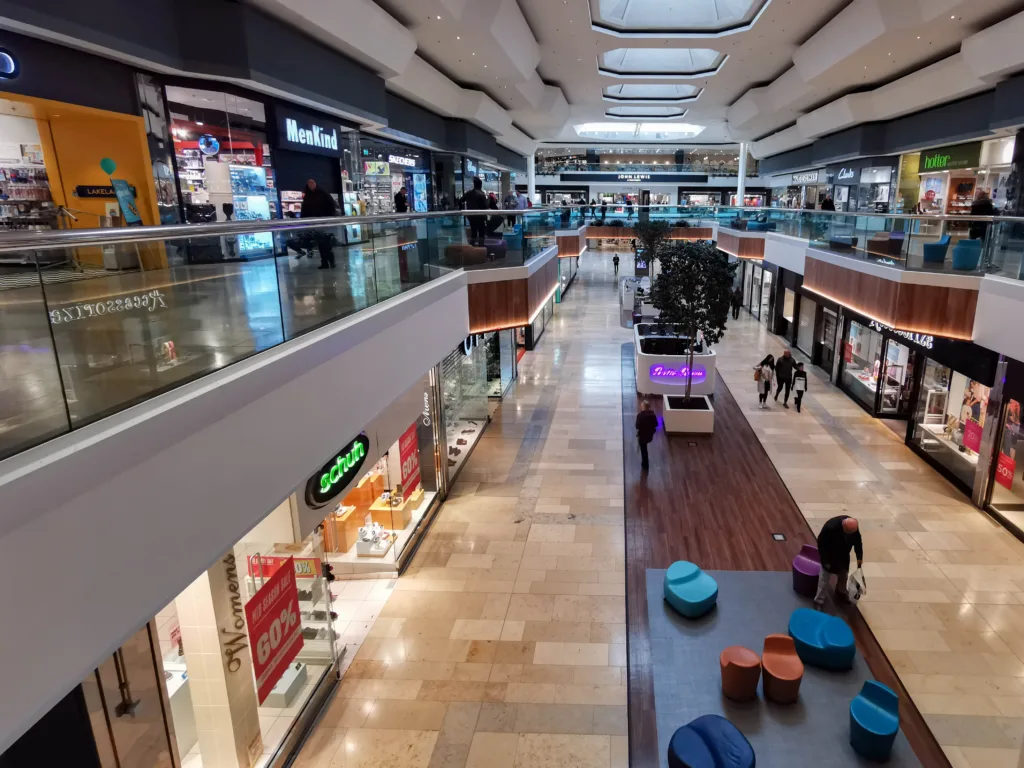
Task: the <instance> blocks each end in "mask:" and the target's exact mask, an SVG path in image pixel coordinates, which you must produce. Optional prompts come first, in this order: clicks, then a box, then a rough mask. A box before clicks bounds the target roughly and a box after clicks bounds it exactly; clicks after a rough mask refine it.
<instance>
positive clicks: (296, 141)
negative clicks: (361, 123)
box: [277, 107, 344, 157]
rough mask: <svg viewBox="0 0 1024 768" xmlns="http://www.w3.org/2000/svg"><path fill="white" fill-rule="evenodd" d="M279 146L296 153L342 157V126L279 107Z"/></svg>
mask: <svg viewBox="0 0 1024 768" xmlns="http://www.w3.org/2000/svg"><path fill="white" fill-rule="evenodd" d="M277 131H278V142H277V143H278V146H280V147H281V148H282V149H290V150H293V151H295V152H306V153H309V154H314V155H327V156H329V157H340V156H341V149H342V142H341V140H340V138H339V135H340V134H341V133H344V129H343V128H342V127H341V125H340V124H338V123H334V122H331V121H330V120H322V119H320V118H318V117H314V116H312V115H306V114H303V113H301V112H296V111H294V110H290V109H285V108H282V107H277Z"/></svg>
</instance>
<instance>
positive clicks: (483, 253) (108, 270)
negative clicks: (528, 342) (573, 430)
mask: <svg viewBox="0 0 1024 768" xmlns="http://www.w3.org/2000/svg"><path fill="white" fill-rule="evenodd" d="M473 219H474V220H475V221H471V220H470V219H469V218H467V217H466V216H464V215H463V214H461V213H458V212H455V213H452V212H442V213H425V214H407V215H391V216H386V217H384V216H372V217H347V218H330V219H306V220H300V219H295V220H284V221H252V220H249V221H234V222H226V223H219V224H200V225H183V226H167V227H126V228H118V229H109V228H108V229H95V230H63V231H55V232H53V231H51V232H36V231H20V232H12V233H9V234H6V235H3V236H0V371H2V374H3V375H2V378H0V382H2V392H3V398H2V400H0V402H2V404H3V405H2V410H0V459H4V458H7V457H9V456H12V455H14V454H16V453H18V452H21V451H23V450H26V449H28V448H30V447H32V446H34V445H38V444H39V443H42V442H44V441H46V440H49V439H51V438H54V437H57V436H59V435H62V434H65V433H68V432H70V431H72V430H75V429H78V428H80V427H82V426H85V425H87V424H90V423H92V422H95V421H97V420H99V419H102V418H104V417H105V416H109V415H112V414H114V413H117V412H119V411H122V410H124V409H126V408H129V407H131V406H133V405H136V404H138V403H141V402H143V401H146V400H149V399H150V398H153V397H155V396H157V395H160V394H162V393H165V392H168V391H170V390H173V389H175V388H178V387H181V386H183V385H185V384H187V383H189V382H191V381H194V380H196V379H199V378H201V377H204V376H206V375H208V374H211V373H213V372H215V371H218V370H221V369H223V368H225V367H226V366H230V365H232V364H234V363H238V362H240V361H243V360H246V359H247V358H249V357H251V356H253V355H257V354H259V353H261V352H264V351H266V350H269V349H272V348H274V347H276V346H278V345H281V344H284V343H285V342H288V341H290V340H292V339H297V338H299V337H301V336H303V335H304V334H308V333H310V332H311V331H314V330H316V329H319V328H322V327H323V326H326V325H328V324H330V323H333V322H335V321H338V320H341V319H343V318H347V317H350V316H352V315H353V314H355V313H359V312H362V311H365V310H368V309H370V308H373V307H376V306H378V305H380V304H382V303H384V302H387V301H388V300H389V299H392V298H395V297H398V296H401V295H403V294H405V293H407V292H409V291H412V290H415V289H417V288H419V287H420V286H423V285H425V284H427V283H429V282H431V281H434V280H438V279H440V278H443V277H445V276H446V275H449V274H451V273H452V272H455V271H458V270H466V271H467V273H469V274H475V273H477V272H479V271H482V270H491V269H495V268H502V267H510V268H515V267H523V266H525V265H527V264H528V263H529V262H530V261H531V259H535V258H536V257H537V256H538V255H539V254H542V253H544V252H546V251H550V252H551V253H553V252H554V246H555V234H554V233H555V229H556V224H557V223H558V221H559V217H558V215H557V214H553V213H552V212H550V211H548V210H543V209H532V210H529V211H501V212H500V215H497V212H496V213H491V214H482V215H479V216H476V217H473ZM470 224H473V225H474V226H478V228H479V231H478V232H474V230H471V229H469V228H468V225H470ZM479 235H483V238H481V237H479ZM508 271H509V272H516V270H514V269H512V270H508ZM470 282H472V280H471V281H470Z"/></svg>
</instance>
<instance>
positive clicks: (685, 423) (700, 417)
mask: <svg viewBox="0 0 1024 768" xmlns="http://www.w3.org/2000/svg"><path fill="white" fill-rule="evenodd" d="M663 401H664V402H663V405H664V409H663V414H662V415H663V418H664V420H665V434H667V435H673V434H675V435H710V434H711V433H712V432H714V431H715V409H714V408H713V407H712V406H711V400H709V399H708V398H707V397H706V396H703V395H701V396H695V397H691V398H690V399H689V400H685V399H684V398H682V397H679V396H677V395H664V397H663Z"/></svg>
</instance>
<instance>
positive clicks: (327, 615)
mask: <svg viewBox="0 0 1024 768" xmlns="http://www.w3.org/2000/svg"><path fill="white" fill-rule="evenodd" d="M294 530H295V512H294V500H293V499H292V498H289V499H286V500H285V501H284V502H283V503H282V504H280V505H279V506H278V507H277V508H276V509H274V510H273V511H272V512H271V513H270V514H269V515H268V516H267V517H266V518H264V519H263V520H262V521H260V523H259V524H258V525H257V526H256V527H255V528H253V530H251V531H250V532H249V533H247V534H246V535H245V536H243V537H242V539H241V540H240V541H239V542H238V543H237V544H235V546H233V547H232V548H231V549H230V550H229V551H228V552H226V553H225V554H224V555H223V556H222V557H220V558H219V559H218V560H217V562H215V563H214V564H213V565H212V566H211V567H210V569H209V570H208V571H205V572H204V573H202V574H201V575H200V576H199V577H198V578H196V579H195V581H193V582H192V583H191V584H189V585H188V586H187V587H186V588H185V589H184V591H182V592H181V594H179V595H178V596H177V597H176V598H175V599H174V601H172V602H171V603H170V604H169V605H167V606H166V607H165V608H164V609H163V610H162V611H160V613H158V614H157V615H156V617H155V624H156V627H157V635H158V638H159V646H160V658H161V662H162V667H163V670H162V672H163V682H164V685H165V686H166V689H167V698H168V700H169V701H170V716H171V719H172V722H173V731H174V738H175V739H176V740H177V747H178V754H179V756H180V758H181V763H182V765H183V766H188V768H201V766H223V765H229V764H230V765H250V766H257V767H260V766H265V765H268V764H269V763H270V761H271V760H273V759H274V758H275V756H276V755H277V754H278V752H279V751H280V750H282V748H284V746H285V744H286V742H287V741H288V740H289V739H291V740H292V743H294V739H295V738H296V731H297V730H298V729H300V728H301V727H302V726H304V725H305V724H308V723H310V722H312V720H313V719H314V718H315V717H316V715H317V711H318V709H319V706H309V705H310V702H311V701H312V702H314V703H317V702H322V700H323V697H324V696H326V692H328V691H329V690H330V687H331V685H332V684H333V682H334V680H335V679H336V667H337V662H338V659H339V658H340V654H341V650H342V648H341V644H340V638H341V637H342V634H343V630H344V625H346V624H347V623H348V622H347V621H341V620H340V619H339V618H338V615H337V614H336V613H335V612H334V611H333V610H332V601H333V596H332V594H331V591H330V585H329V581H328V578H327V577H326V575H325V574H326V572H327V571H326V569H325V560H324V546H323V538H322V536H321V534H320V533H313V534H312V535H310V536H307V537H306V538H305V539H303V540H301V541H295V539H294V534H293V531H294ZM339 630H341V631H339ZM212 705H215V706H212Z"/></svg>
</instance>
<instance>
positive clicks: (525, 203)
mask: <svg viewBox="0 0 1024 768" xmlns="http://www.w3.org/2000/svg"><path fill="white" fill-rule="evenodd" d="M481 183H483V182H481ZM516 201H517V203H518V205H517V206H516V208H518V209H519V210H520V211H525V210H526V209H527V208H529V207H530V200H529V198H528V197H527V196H526V193H525V192H520V193H519V195H518V196H517V198H516Z"/></svg>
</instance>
